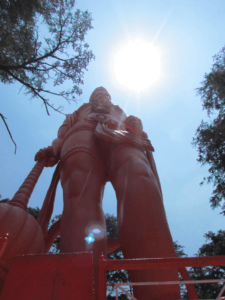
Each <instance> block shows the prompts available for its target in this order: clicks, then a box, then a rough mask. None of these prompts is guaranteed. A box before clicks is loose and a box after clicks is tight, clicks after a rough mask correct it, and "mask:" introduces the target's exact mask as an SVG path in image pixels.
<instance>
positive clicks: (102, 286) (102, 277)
mask: <svg viewBox="0 0 225 300" xmlns="http://www.w3.org/2000/svg"><path fill="white" fill-rule="evenodd" d="M104 261H105V257H104V254H103V253H101V256H100V259H99V264H98V294H99V300H106V268H105V263H104Z"/></svg>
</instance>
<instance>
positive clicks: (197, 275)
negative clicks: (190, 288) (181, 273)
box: [185, 230, 225, 299]
mask: <svg viewBox="0 0 225 300" xmlns="http://www.w3.org/2000/svg"><path fill="white" fill-rule="evenodd" d="M205 238H206V241H207V243H206V244H204V245H203V246H202V247H200V248H199V251H198V253H197V256H216V255H225V231H223V230H219V231H218V232H217V234H215V233H213V232H211V231H209V232H208V233H206V234H205ZM189 273H190V275H191V278H192V280H210V279H224V276H225V267H224V266H219V267H203V268H191V269H190V271H189ZM222 286H223V284H222V283H205V284H199V285H195V288H196V291H197V293H198V295H199V299H216V298H217V296H218V294H219V292H220V290H221V289H222ZM223 296H225V293H224V294H223ZM185 299H188V297H187V294H186V295H185Z"/></svg>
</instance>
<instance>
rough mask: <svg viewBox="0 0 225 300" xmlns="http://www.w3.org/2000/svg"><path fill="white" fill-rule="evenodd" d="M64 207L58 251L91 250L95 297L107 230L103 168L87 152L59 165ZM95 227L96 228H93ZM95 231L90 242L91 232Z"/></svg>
mask: <svg viewBox="0 0 225 300" xmlns="http://www.w3.org/2000/svg"><path fill="white" fill-rule="evenodd" d="M60 179H61V184H62V188H63V199H64V209H63V214H62V223H61V229H60V235H61V241H60V251H61V253H68V252H83V251H93V261H94V276H95V295H96V300H97V299H98V298H97V297H98V291H97V286H98V260H99V257H100V254H101V252H103V253H104V255H106V229H105V219H104V214H103V210H102V196H103V191H104V185H105V184H104V169H103V166H102V165H101V162H100V161H98V160H97V159H96V158H95V157H94V156H92V155H91V154H89V153H88V152H76V153H74V154H72V155H71V156H69V157H68V158H67V159H66V160H65V162H63V164H62V169H61V173H60ZM93 229H95V231H93ZM91 231H92V232H93V233H94V234H97V238H96V237H95V236H94V237H95V241H94V242H92V243H89V242H88V241H87V240H85V238H87V237H88V235H89V233H90V232H91Z"/></svg>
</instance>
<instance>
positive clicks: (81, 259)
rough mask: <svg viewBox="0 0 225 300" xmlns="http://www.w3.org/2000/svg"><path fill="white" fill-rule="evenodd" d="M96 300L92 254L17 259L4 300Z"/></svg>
mask: <svg viewBox="0 0 225 300" xmlns="http://www.w3.org/2000/svg"><path fill="white" fill-rule="evenodd" d="M9 299H10V300H18V299H20V300H34V299H41V300H50V299H51V300H65V299H67V300H74V299H83V300H91V299H94V273H93V257H92V252H81V253H66V254H39V255H21V256H17V257H16V258H14V260H13V261H12V263H11V266H10V270H9V273H8V275H7V277H6V281H5V284H4V288H3V291H2V294H1V300H9Z"/></svg>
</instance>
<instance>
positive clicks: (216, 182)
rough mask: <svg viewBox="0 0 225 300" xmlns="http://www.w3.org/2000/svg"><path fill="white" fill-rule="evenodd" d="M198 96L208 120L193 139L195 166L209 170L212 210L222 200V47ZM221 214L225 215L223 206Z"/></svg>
mask: <svg viewBox="0 0 225 300" xmlns="http://www.w3.org/2000/svg"><path fill="white" fill-rule="evenodd" d="M197 92H198V94H199V95H200V96H201V99H202V107H203V110H206V111H207V114H208V117H211V118H209V120H208V122H206V121H202V122H201V124H200V126H199V127H198V128H197V131H196V133H195V137H194V138H193V145H194V146H195V147H197V150H198V159H197V160H198V162H200V163H201V164H202V165H205V164H208V165H209V166H210V168H209V173H210V175H209V176H208V177H207V178H204V179H203V182H204V181H206V182H208V183H209V182H212V183H213V186H214V189H213V192H212V197H211V198H210V203H211V207H212V208H215V207H218V206H220V205H221V201H222V200H223V201H224V199H225V176H224V175H225V152H224V147H225V47H224V48H222V50H221V51H220V52H219V53H218V54H217V55H216V56H214V64H213V66H212V69H211V71H210V72H209V73H208V74H205V76H204V81H203V82H202V83H201V87H200V88H198V89H197ZM203 182H202V183H201V184H203ZM222 210H223V213H224V214H225V202H223V204H222Z"/></svg>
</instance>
